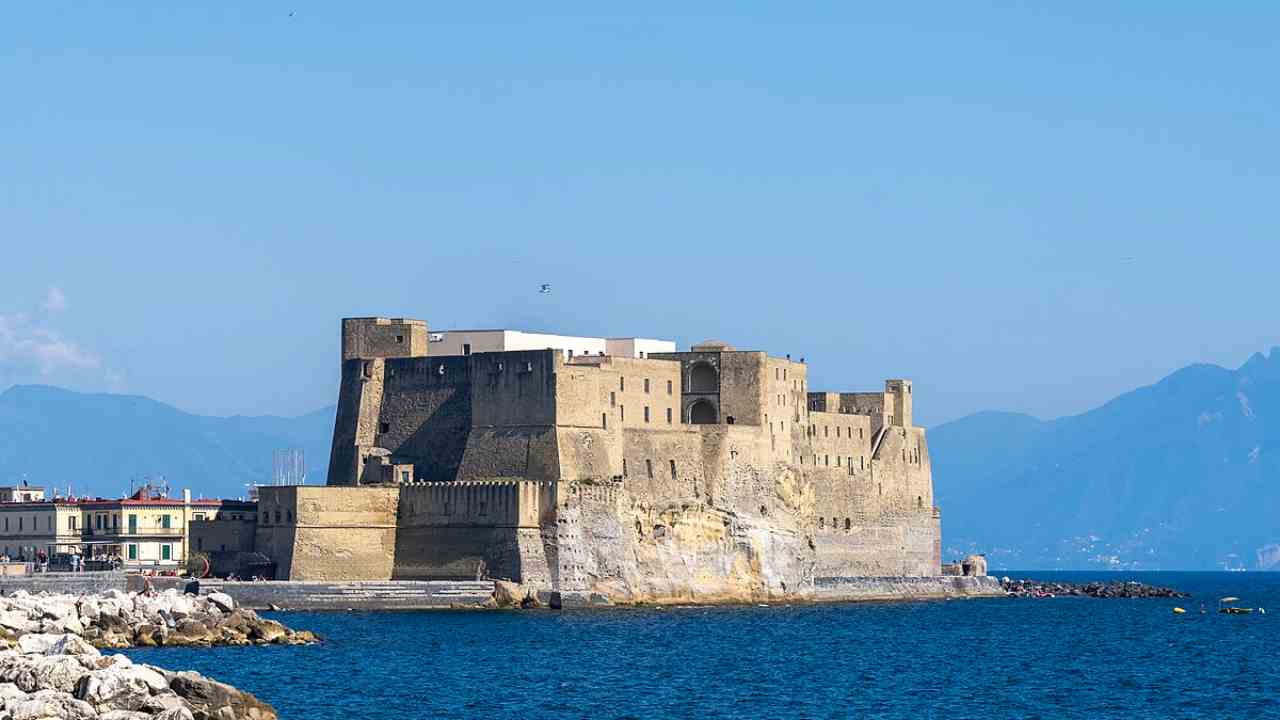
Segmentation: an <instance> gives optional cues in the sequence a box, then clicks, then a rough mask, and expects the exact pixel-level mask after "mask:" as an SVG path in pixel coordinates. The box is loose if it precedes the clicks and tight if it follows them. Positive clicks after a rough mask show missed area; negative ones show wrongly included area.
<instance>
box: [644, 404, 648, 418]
mask: <svg viewBox="0 0 1280 720" xmlns="http://www.w3.org/2000/svg"><path fill="white" fill-rule="evenodd" d="M644 421H645V422H649V406H648V405H645V406H644Z"/></svg>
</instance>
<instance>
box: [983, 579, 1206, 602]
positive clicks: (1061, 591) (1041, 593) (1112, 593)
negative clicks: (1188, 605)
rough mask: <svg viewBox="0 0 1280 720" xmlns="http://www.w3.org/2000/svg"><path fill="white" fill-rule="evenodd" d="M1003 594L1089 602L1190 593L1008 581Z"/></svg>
mask: <svg viewBox="0 0 1280 720" xmlns="http://www.w3.org/2000/svg"><path fill="white" fill-rule="evenodd" d="M1000 584H1001V586H1002V587H1004V589H1005V592H1007V593H1008V594H1009V595H1012V596H1014V597H1029V598H1050V597H1091V598H1185V597H1191V595H1190V593H1185V592H1180V591H1178V590H1175V589H1173V588H1167V587H1159V586H1157V585H1148V584H1146V583H1140V582H1134V581H1131V580H1130V581H1112V582H1091V583H1068V582H1045V581H1041V580H1010V579H1009V578H1007V577H1006V578H1001V579H1000Z"/></svg>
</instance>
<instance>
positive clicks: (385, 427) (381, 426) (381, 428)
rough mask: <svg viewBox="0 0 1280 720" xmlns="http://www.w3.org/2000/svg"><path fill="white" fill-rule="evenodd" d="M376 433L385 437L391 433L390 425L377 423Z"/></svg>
mask: <svg viewBox="0 0 1280 720" xmlns="http://www.w3.org/2000/svg"><path fill="white" fill-rule="evenodd" d="M378 432H379V433H381V434H383V435H386V434H387V433H389V432H391V423H384V422H380V423H378Z"/></svg>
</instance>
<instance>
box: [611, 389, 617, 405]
mask: <svg viewBox="0 0 1280 720" xmlns="http://www.w3.org/2000/svg"><path fill="white" fill-rule="evenodd" d="M617 406H618V394H617V393H615V392H613V391H612V390H610V391H609V407H617Z"/></svg>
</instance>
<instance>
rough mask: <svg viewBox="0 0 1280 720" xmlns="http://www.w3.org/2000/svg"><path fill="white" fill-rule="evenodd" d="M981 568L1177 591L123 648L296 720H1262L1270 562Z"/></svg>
mask: <svg viewBox="0 0 1280 720" xmlns="http://www.w3.org/2000/svg"><path fill="white" fill-rule="evenodd" d="M994 574H1005V575H1008V576H1010V577H1025V578H1035V579H1043V580H1065V581H1069V582H1087V581H1091V580H1104V581H1110V580H1138V581H1141V582H1147V583H1152V584H1156V585H1163V586H1169V587H1174V588H1177V589H1179V590H1183V591H1186V592H1190V593H1192V596H1193V597H1191V598H1189V599H1178V600H1171V599H1127V600H1121V599H1107V600H1100V599H1090V598H1052V599H1030V598H995V599H975V600H949V601H916V602H878V603H850V604H832V605H811V604H802V605H791V606H788V605H785V604H771V605H769V606H767V607H762V606H756V605H750V606H737V607H668V608H665V609H659V608H608V609H592V610H566V611H549V610H524V611H490V612H480V611H427V612H336V613H335V612H328V613H311V612H284V613H264V614H265V615H270V616H272V617H276V618H277V619H279V620H281V621H282V622H284V623H286V624H287V625H290V626H292V627H296V628H302V629H307V630H313V631H315V632H318V633H320V634H321V635H322V636H323V637H324V642H323V643H322V644H319V645H315V646H308V647H265V648H216V649H188V648H156V649H138V650H129V651H127V652H128V654H129V655H130V656H131V657H132V658H133V659H134V660H135V661H140V662H146V663H151V664H155V665H160V666H163V667H166V668H170V669H174V670H196V671H199V672H201V673H204V674H206V675H209V676H211V677H213V678H216V679H218V680H221V681H224V682H227V683H230V684H232V685H235V686H237V687H239V688H242V689H244V690H248V691H250V692H253V693H254V694H256V695H257V696H258V697H259V698H261V699H263V700H266V701H267V702H270V703H271V704H272V705H274V706H275V708H276V709H277V711H278V712H279V713H280V717H281V718H288V719H294V718H296V719H299V720H301V719H304V718H305V719H307V720H336V719H338V718H356V717H377V718H520V719H529V718H693V719H695V720H709V719H711V718H903V719H906V718H911V719H913V720H914V719H918V718H948V719H951V718H984V719H991V718H1215V719H1221V718H1280V573H1183V572H1159V573H1115V572H1107V573H1079V572H1076V573H1059V572H1054V573H1049V572H1024V573H1016V572H1007V573H994ZM1223 596H1237V597H1240V598H1241V602H1240V603H1239V604H1240V605H1241V606H1247V607H1261V608H1264V609H1266V610H1268V611H1269V612H1267V613H1266V614H1261V613H1254V614H1252V615H1221V614H1218V613H1217V612H1216V609H1217V601H1218V599H1219V598H1221V597H1223ZM1202 604H1203V605H1204V606H1205V608H1206V610H1207V612H1206V613H1204V614H1202V613H1201V612H1200V607H1201V605H1202ZM1175 606H1181V607H1183V608H1185V609H1186V610H1187V612H1186V613H1185V614H1175V613H1174V612H1173V608H1174V607H1175ZM1273 608H1274V611H1272V609H1273Z"/></svg>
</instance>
